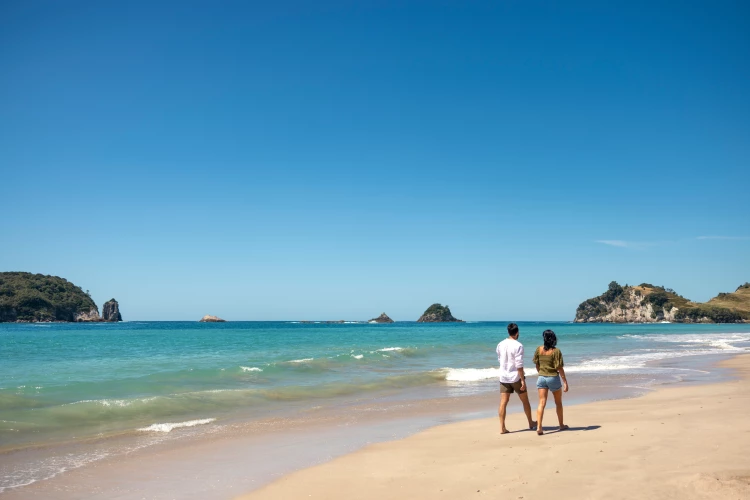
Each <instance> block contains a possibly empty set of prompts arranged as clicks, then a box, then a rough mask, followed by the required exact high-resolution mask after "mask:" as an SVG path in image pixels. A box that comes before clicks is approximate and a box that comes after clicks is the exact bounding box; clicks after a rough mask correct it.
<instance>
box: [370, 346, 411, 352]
mask: <svg viewBox="0 0 750 500" xmlns="http://www.w3.org/2000/svg"><path fill="white" fill-rule="evenodd" d="M403 350H404V348H403V347H383V348H382V349H378V350H377V351H376V352H389V351H403Z"/></svg>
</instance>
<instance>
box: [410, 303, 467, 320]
mask: <svg viewBox="0 0 750 500" xmlns="http://www.w3.org/2000/svg"><path fill="white" fill-rule="evenodd" d="M417 323H463V320H460V319H456V318H454V317H453V315H452V314H451V310H450V309H449V308H448V306H443V305H441V304H432V305H431V306H430V307H428V308H427V310H426V311H425V312H424V314H422V316H421V317H420V318H419V319H418V320H417Z"/></svg>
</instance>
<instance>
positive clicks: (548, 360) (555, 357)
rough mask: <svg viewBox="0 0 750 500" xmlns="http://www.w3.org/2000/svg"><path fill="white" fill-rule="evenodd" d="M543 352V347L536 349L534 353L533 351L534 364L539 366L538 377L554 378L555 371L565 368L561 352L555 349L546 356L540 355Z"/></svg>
mask: <svg viewBox="0 0 750 500" xmlns="http://www.w3.org/2000/svg"><path fill="white" fill-rule="evenodd" d="M543 351H544V347H543V346H539V347H537V348H536V351H534V364H535V365H538V366H539V375H541V376H542V377H556V376H557V369H558V368H562V367H564V366H565V363H563V356H562V352H560V349H558V348H557V347H555V348H553V349H552V350H551V351H548V352H547V353H546V354H542V352H543Z"/></svg>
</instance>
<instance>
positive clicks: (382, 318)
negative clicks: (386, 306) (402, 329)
mask: <svg viewBox="0 0 750 500" xmlns="http://www.w3.org/2000/svg"><path fill="white" fill-rule="evenodd" d="M368 323H393V320H392V319H391V318H389V317H388V315H387V314H386V313H383V314H381V315H380V316H378V317H377V318H372V319H371V320H370V321H368Z"/></svg>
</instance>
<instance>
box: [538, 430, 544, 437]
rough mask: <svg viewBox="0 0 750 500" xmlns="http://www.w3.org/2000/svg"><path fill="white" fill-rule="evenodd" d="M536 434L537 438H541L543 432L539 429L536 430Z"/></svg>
mask: <svg viewBox="0 0 750 500" xmlns="http://www.w3.org/2000/svg"><path fill="white" fill-rule="evenodd" d="M536 434H537V436H541V435H543V434H544V431H543V430H541V429H537V431H536Z"/></svg>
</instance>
